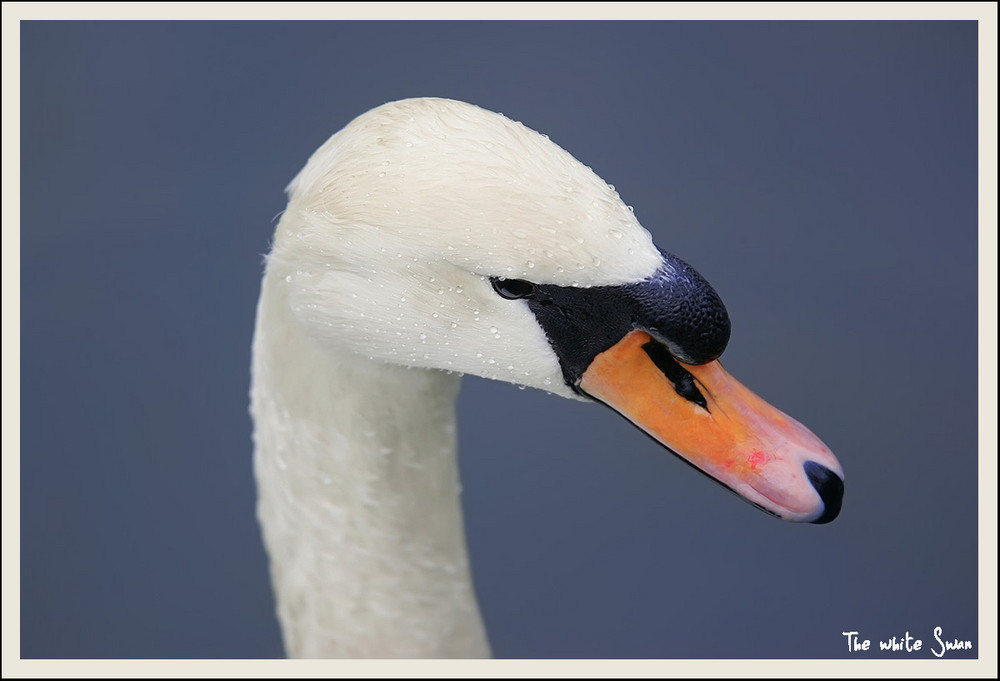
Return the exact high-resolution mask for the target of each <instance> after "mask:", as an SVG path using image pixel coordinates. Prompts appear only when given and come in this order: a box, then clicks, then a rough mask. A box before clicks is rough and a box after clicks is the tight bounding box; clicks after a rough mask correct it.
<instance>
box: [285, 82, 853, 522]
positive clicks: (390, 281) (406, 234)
mask: <svg viewBox="0 0 1000 681" xmlns="http://www.w3.org/2000/svg"><path fill="white" fill-rule="evenodd" d="M288 193H289V204H288V208H287V210H286V211H285V213H284V214H283V216H282V219H281V222H280V223H279V226H278V229H277V230H276V233H275V239H274V244H273V249H272V252H271V255H270V256H269V258H268V277H269V278H271V279H272V282H274V285H277V286H280V287H283V288H284V290H285V293H286V298H287V301H288V306H289V309H290V311H291V314H292V316H293V318H294V319H295V322H296V323H297V324H298V325H299V326H300V327H301V328H302V329H304V330H305V331H306V332H307V333H308V334H309V335H310V336H312V337H314V338H315V339H317V340H318V341H319V342H321V343H329V344H331V345H335V346H337V347H341V348H346V349H348V350H350V351H352V352H354V353H356V354H358V355H360V356H362V357H367V358H370V359H371V360H373V361H379V362H386V363H392V364H396V365H403V366H408V367H420V368H425V369H437V370H443V371H451V372H457V373H468V374H474V375H478V376H483V377H486V378H492V379H499V380H504V381H509V382H512V383H516V384H519V385H524V386H528V387H535V388H541V389H544V390H547V391H549V392H552V393H556V394H560V395H563V396H565V397H570V398H574V399H583V400H591V401H597V402H601V403H603V404H606V405H608V406H610V407H611V408H613V409H615V410H616V411H618V412H619V413H621V414H622V415H624V416H625V417H626V418H628V419H630V420H631V421H632V422H633V423H635V424H636V425H637V426H638V427H640V428H641V429H643V430H644V431H645V432H647V433H648V434H649V435H651V436H652V437H653V438H655V439H656V440H658V441H659V442H660V443H661V444H663V445H664V446H665V447H666V448H668V449H670V450H672V451H673V452H675V453H676V454H678V455H680V456H681V457H682V458H684V459H685V460H686V461H688V462H689V463H691V464H693V465H694V466H696V467H697V468H699V469H700V470H701V471H703V472H705V473H707V474H708V475H710V476H711V477H713V478H715V479H716V480H718V481H719V482H721V483H722V484H724V485H725V486H727V487H729V488H730V489H732V490H733V491H735V492H737V493H738V494H739V495H741V496H743V497H744V498H745V499H747V500H748V501H750V502H751V503H753V504H754V505H756V506H758V507H759V508H761V509H762V510H764V511H766V512H768V513H770V514H772V515H775V516H778V517H781V518H785V519H789V520H798V521H808V522H828V521H829V520H832V519H833V518H834V517H836V515H837V513H838V512H839V509H840V500H841V496H842V492H843V482H842V481H843V470H842V469H841V467H840V464H839V463H838V462H837V459H836V458H835V457H834V456H833V454H832V453H831V452H830V450H829V449H828V448H827V447H826V446H825V445H824V444H823V443H822V442H821V441H820V440H819V439H818V438H816V436H815V435H813V434H812V433H811V432H809V430H808V429H806V428H805V427H804V426H802V425H801V424H799V423H798V422H796V421H795V420H794V419H792V418H790V417H788V416H786V415H785V414H783V413H782V412H780V411H778V410H777V409H775V408H774V407H772V406H770V405H769V404H767V403H766V402H764V401H763V400H762V399H760V398H759V397H757V396H756V395H754V394H753V393H752V392H750V391H749V390H747V389H746V388H745V387H743V386H742V385H740V384H739V383H738V382H737V381H736V380H735V379H733V378H732V377H731V376H730V375H729V374H728V373H726V372H725V370H724V369H723V368H722V366H721V365H720V364H719V362H718V359H717V358H718V357H719V355H721V354H722V352H723V350H724V349H725V347H726V344H727V342H728V340H729V332H730V325H729V318H728V315H727V313H726V309H725V306H724V305H723V303H722V301H721V299H720V298H719V296H718V295H717V294H716V292H715V291H714V290H713V289H712V287H711V286H710V285H709V284H708V282H707V281H705V280H704V279H703V278H702V277H701V276H700V275H699V274H698V273H697V272H696V271H695V270H694V269H693V268H692V267H691V266H690V265H688V264H687V263H685V262H683V261H682V260H680V259H679V258H677V257H676V256H674V255H672V254H670V253H667V252H665V251H661V250H660V249H658V248H657V247H656V246H655V245H654V244H653V241H652V238H651V237H650V234H649V233H648V232H647V231H646V230H645V229H644V228H643V227H642V226H641V225H640V224H639V222H638V221H637V220H636V218H635V216H634V215H633V213H632V211H631V209H630V208H629V207H628V206H626V205H625V204H624V202H623V201H622V200H621V199H620V198H619V196H618V194H617V193H616V192H615V190H614V188H613V187H611V186H609V185H608V184H607V183H606V182H604V181H603V180H601V179H600V178H599V177H598V176H597V175H596V174H594V173H593V172H592V171H591V169H590V168H588V167H586V166H584V165H583V164H582V163H580V162H579V161H577V160H576V159H575V158H573V157H572V156H571V155H570V154H568V153H567V152H566V151H564V150H563V149H561V148H560V147H559V146H558V145H556V144H555V143H553V142H552V141H550V140H549V139H548V137H546V136H544V135H541V134H538V133H536V132H534V131H533V130H530V129H528V128H527V127H525V126H524V125H522V124H521V123H518V122H515V121H511V120H510V119H508V118H506V117H504V116H502V115H500V114H495V113H492V112H488V111H485V110H483V109H481V108H478V107H475V106H472V105H469V104H464V103H461V102H455V101H452V100H444V99H412V100H403V101H400V102H394V103H390V104H386V105H384V106H381V107H378V108H376V109H373V110H372V111H369V112H368V113H366V114H364V115H362V116H360V117H358V118H357V119H355V120H354V121H352V122H351V123H350V124H349V125H348V126H346V127H345V128H344V129H343V130H341V131H340V132H338V133H337V134H335V135H334V136H333V137H331V138H330V139H329V140H328V141H327V142H326V143H325V144H324V145H323V146H322V147H320V148H319V149H318V150H317V151H316V152H315V153H314V154H313V156H312V157H311V158H310V160H309V162H308V163H307V164H306V166H305V168H303V170H302V171H301V172H300V173H299V175H298V176H297V177H296V178H295V179H294V180H293V181H292V183H291V184H290V186H289V188H288Z"/></svg>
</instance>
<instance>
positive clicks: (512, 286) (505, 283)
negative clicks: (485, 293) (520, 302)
mask: <svg viewBox="0 0 1000 681" xmlns="http://www.w3.org/2000/svg"><path fill="white" fill-rule="evenodd" d="M493 290H494V291H496V292H497V293H499V294H500V296H502V297H503V298H506V299H507V300H516V299H518V298H527V297H528V296H530V295H531V294H532V293H534V292H535V285H534V284H532V283H531V282H530V281H525V280H524V279H494V280H493Z"/></svg>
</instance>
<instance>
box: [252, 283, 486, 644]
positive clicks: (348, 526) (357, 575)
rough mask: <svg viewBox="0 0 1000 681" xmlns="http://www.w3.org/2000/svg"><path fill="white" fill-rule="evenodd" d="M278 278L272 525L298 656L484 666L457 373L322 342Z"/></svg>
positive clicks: (271, 324)
mask: <svg viewBox="0 0 1000 681" xmlns="http://www.w3.org/2000/svg"><path fill="white" fill-rule="evenodd" d="M282 281H283V279H282V278H280V277H278V276H274V275H273V273H272V274H269V275H267V276H265V280H264V286H263V289H262V294H261V300H260V303H259V306H258V317H257V328H256V332H255V339H254V359H253V387H252V390H251V411H252V414H253V417H254V422H255V432H254V440H255V459H254V466H255V473H256V477H257V483H258V490H259V502H258V517H259V520H260V523H261V526H262V529H263V534H264V543H265V546H266V548H267V549H268V553H269V555H270V560H271V575H272V582H273V585H274V590H275V595H276V600H277V609H278V618H279V620H280V622H281V625H282V632H283V636H284V639H285V646H286V650H287V652H288V654H289V655H290V656H292V657H359V658H360V657H486V656H488V655H489V647H488V644H487V641H486V635H485V631H484V629H483V625H482V620H481V617H480V614H479V610H478V606H477V604H476V601H475V596H474V591H473V586H472V579H471V574H470V571H469V565H468V557H467V552H466V544H465V534H464V529H463V524H462V513H461V504H460V491H461V487H460V483H459V476H458V464H457V457H456V442H455V441H456V435H455V398H456V395H457V391H458V377H457V376H455V375H449V374H446V373H444V372H439V371H430V370H422V369H406V368H404V367H400V366H396V365H392V364H388V363H385V362H381V361H379V360H377V359H370V358H366V357H359V356H358V355H355V354H352V353H350V352H348V351H346V350H340V349H338V348H337V347H336V346H331V345H330V344H329V343H327V342H321V341H318V340H315V339H313V338H312V337H310V336H308V335H307V334H306V333H305V332H304V331H303V330H302V329H301V328H300V327H298V326H297V324H296V322H295V320H294V319H293V318H292V315H291V311H290V310H289V308H288V301H287V298H286V296H285V295H284V292H283V289H282V287H281V286H280V284H281V282H282Z"/></svg>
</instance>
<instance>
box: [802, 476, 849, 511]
mask: <svg viewBox="0 0 1000 681" xmlns="http://www.w3.org/2000/svg"><path fill="white" fill-rule="evenodd" d="M803 468H805V470H806V475H808V476H809V482H811V483H812V486H813V487H815V488H816V491H817V492H819V496H820V498H821V499H822V500H823V506H824V508H823V515H821V516H820V517H818V518H816V520H814V521H813V523H815V524H817V525H822V524H824V523H828V522H830V521H831V520H833V519H834V518H836V517H837V516H838V515H840V503H841V501H843V499H844V481H843V480H841V479H840V476H839V475H837V474H836V473H834V472H833V471H831V470H830V469H829V468H827V467H826V466H824V465H822V464H818V463H816V462H815V461H806V463H805V465H804V466H803Z"/></svg>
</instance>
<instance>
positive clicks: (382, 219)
mask: <svg viewBox="0 0 1000 681" xmlns="http://www.w3.org/2000/svg"><path fill="white" fill-rule="evenodd" d="M288 191H289V197H290V199H289V203H288V208H287V210H286V211H285V213H284V214H283V216H282V218H281V221H280V223H279V225H278V227H277V230H276V233H275V237H274V244H273V250H272V252H271V254H270V256H269V257H268V260H267V271H266V274H265V277H264V281H263V285H262V292H261V298H260V303H259V308H258V317H257V327H256V333H255V338H254V359H253V387H252V391H251V402H252V413H253V416H254V420H255V443H256V453H255V470H256V475H257V480H258V486H259V492H260V502H259V518H260V522H261V525H262V527H263V532H264V539H265V544H266V546H267V549H268V551H269V554H270V557H271V569H272V577H273V583H274V589H275V593H276V596H277V602H278V615H279V619H280V621H281V625H282V630H283V634H284V638H285V643H286V648H287V650H288V652H289V654H291V655H293V656H304V657H483V656H488V655H489V646H488V643H487V638H486V635H485V631H484V628H483V625H482V622H481V618H480V615H479V611H478V607H477V605H476V602H475V598H474V593H473V589H472V585H471V581H470V575H469V567H468V561H467V556H466V549H465V538H464V533H463V528H462V517H461V509H460V504H459V491H460V488H459V480H458V471H457V464H456V452H455V422H454V419H455V416H454V400H455V396H456V392H457V388H458V381H459V378H460V376H461V374H463V373H469V374H475V375H479V376H485V377H488V378H494V379H500V380H504V381H510V382H513V383H517V384H521V385H526V386H531V387H537V388H543V389H545V390H548V391H550V392H553V393H556V394H560V395H563V396H565V397H571V398H579V395H578V394H577V393H576V392H574V391H573V390H572V389H571V388H570V387H569V386H567V385H566V383H565V381H564V377H563V373H562V371H561V369H560V361H559V358H558V357H557V356H556V354H555V352H554V351H553V348H552V346H551V345H550V343H549V341H548V339H547V338H546V334H545V333H544V332H543V331H542V329H541V327H540V326H539V323H538V321H537V320H536V318H535V317H534V316H533V315H532V313H531V312H530V311H529V309H528V306H527V305H525V304H512V301H510V300H505V299H504V298H502V297H500V296H498V295H497V293H496V292H495V291H494V289H493V287H492V285H491V282H490V277H507V278H519V279H526V280H530V281H532V282H535V283H536V284H557V285H560V286H570V287H593V286H603V285H613V284H623V283H627V282H634V281H639V280H643V279H645V278H647V277H650V276H651V275H652V274H653V273H654V272H656V271H657V268H658V267H660V266H661V264H662V262H663V260H662V256H661V254H660V253H659V251H658V250H657V249H656V247H655V246H654V245H653V242H652V240H651V238H650V235H649V233H648V232H646V230H644V229H643V228H642V227H641V226H640V225H639V223H638V222H637V221H636V219H635V217H634V216H633V214H632V212H631V211H630V210H629V208H628V207H627V206H626V205H625V204H624V203H623V202H622V201H621V199H620V198H619V197H618V195H617V194H616V192H615V191H614V190H613V189H612V188H611V187H610V186H609V185H607V184H606V183H605V182H604V181H603V180H601V179H600V178H599V177H597V176H596V175H595V174H594V173H593V172H592V171H591V170H590V169H589V168H587V167H586V166H584V165H583V164H581V163H580V162H578V161H577V160H575V159H574V158H573V157H572V156H570V155H569V154H568V153H566V152H565V151H563V150H562V149H561V148H559V147H558V146H557V145H556V144H554V143H553V142H551V141H550V140H549V139H548V138H547V137H545V136H543V135H540V134H538V133H536V132H534V131H532V130H529V129H528V128H526V127H524V126H523V125H521V124H520V123H517V122H514V121H511V120H509V119H507V118H505V117H503V116H501V115H498V114H494V113H490V112H487V111H484V110H483V109H480V108H478V107H475V106H471V105H468V104H463V103H460V102H455V101H450V100H443V99H412V100H405V101H401V102H395V103H391V104H386V105H384V106H381V107H379V108H377V109H374V110H372V111H370V112H368V113H366V114H364V115H362V116H360V117H359V118H357V119H355V120H354V121H352V122H351V123H350V124H349V125H348V126H347V127H345V128H344V129H343V130H341V131H340V132H338V133H337V134H336V135H334V136H333V137H331V138H330V139H329V140H328V141H327V142H326V143H325V144H324V145H323V146H322V147H320V148H319V150H317V151H316V153H315V154H314V155H313V156H312V158H310V160H309V162H308V163H307V164H306V166H305V168H304V169H303V170H302V171H301V173H299V175H298V177H296V178H295V180H293V181H292V183H291V185H290V186H289V189H288ZM517 302H519V303H520V302H521V301H517ZM797 470H798V473H796V474H795V475H796V476H798V478H803V477H804V476H803V474H802V471H801V465H799V468H798V469H797ZM809 493H810V494H812V495H813V496H814V497H815V493H814V492H812V491H811V489H810V492H809ZM811 498H812V497H810V499H811ZM838 503H839V501H838ZM810 512H811V511H810Z"/></svg>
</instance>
